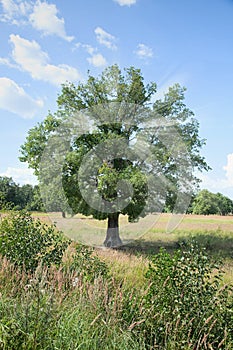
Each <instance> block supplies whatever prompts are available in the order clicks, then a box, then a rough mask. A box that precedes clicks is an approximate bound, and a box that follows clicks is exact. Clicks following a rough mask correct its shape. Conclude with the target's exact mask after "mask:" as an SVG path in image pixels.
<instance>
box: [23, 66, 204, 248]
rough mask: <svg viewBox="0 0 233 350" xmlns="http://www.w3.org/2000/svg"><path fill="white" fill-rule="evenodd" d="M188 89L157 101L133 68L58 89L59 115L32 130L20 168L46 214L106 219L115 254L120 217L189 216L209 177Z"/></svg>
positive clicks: (151, 88)
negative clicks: (35, 182) (201, 179)
mask: <svg viewBox="0 0 233 350" xmlns="http://www.w3.org/2000/svg"><path fill="white" fill-rule="evenodd" d="M184 94H185V88H183V87H181V86H180V85H179V84H175V85H174V86H172V87H170V88H169V90H168V92H167V93H166V94H165V95H164V98H163V99H157V100H156V84H155V83H154V82H152V83H149V84H145V82H144V78H143V76H142V73H141V71H140V70H139V69H135V68H134V67H130V68H126V69H124V70H123V71H122V70H121V69H120V68H119V67H118V66H117V65H113V66H111V67H108V68H107V69H106V70H104V71H103V73H102V74H101V75H100V76H98V77H93V76H92V75H90V73H89V75H88V79H87V81H86V82H85V83H81V82H80V83H78V84H77V85H75V84H73V83H66V84H64V85H62V89H61V93H60V95H59V96H58V99H57V111H56V112H55V113H54V114H52V113H49V115H48V116H47V117H46V118H45V119H44V121H43V122H42V123H39V124H37V125H36V126H35V127H34V128H32V129H31V130H29V132H28V136H27V139H26V141H25V143H24V145H22V147H21V157H20V160H21V161H23V162H28V164H29V166H30V167H31V168H33V169H34V171H35V174H36V175H37V176H38V179H39V182H40V185H41V189H42V192H43V195H42V197H43V198H44V200H45V202H46V201H47V208H49V207H53V206H54V205H55V203H58V205H57V208H59V206H60V210H62V211H63V210H67V209H68V210H71V211H72V212H73V213H82V214H84V215H92V216H93V217H94V218H96V219H99V220H102V219H108V229H107V235H106V240H105V242H104V244H105V245H106V246H111V247H113V246H118V245H120V244H121V243H122V242H121V239H120V237H119V228H118V226H119V225H118V220H119V215H120V214H122V215H127V216H128V218H129V221H135V220H138V219H139V218H140V217H143V216H145V215H147V214H148V213H151V212H152V213H153V212H157V211H161V210H162V208H163V206H164V203H165V202H166V204H167V206H169V207H170V208H171V209H172V210H175V211H176V212H180V211H181V212H182V211H183V210H184V209H187V206H188V204H189V199H190V193H191V190H192V189H194V188H196V186H197V185H198V179H197V178H196V177H195V176H194V174H193V170H195V169H198V170H200V171H202V170H208V169H209V167H208V165H207V164H206V161H205V159H204V157H202V156H201V154H200V150H201V148H202V146H203V145H204V144H205V140H203V139H201V138H200V137H199V123H198V121H197V119H196V118H195V117H194V114H193V112H192V111H191V110H190V109H189V108H188V107H187V106H186V105H185V103H184Z"/></svg>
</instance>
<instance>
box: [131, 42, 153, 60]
mask: <svg viewBox="0 0 233 350" xmlns="http://www.w3.org/2000/svg"><path fill="white" fill-rule="evenodd" d="M135 53H136V55H137V56H138V58H141V59H147V58H151V57H153V50H152V49H151V48H150V47H149V46H146V45H145V44H138V46H137V50H136V51H135Z"/></svg>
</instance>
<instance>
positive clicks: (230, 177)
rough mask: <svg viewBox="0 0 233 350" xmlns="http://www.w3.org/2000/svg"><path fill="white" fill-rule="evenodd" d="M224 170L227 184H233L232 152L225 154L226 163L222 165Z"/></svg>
mask: <svg viewBox="0 0 233 350" xmlns="http://www.w3.org/2000/svg"><path fill="white" fill-rule="evenodd" d="M223 170H225V171H226V179H227V183H228V185H229V186H233V153H230V154H228V155H227V165H226V166H224V167H223Z"/></svg>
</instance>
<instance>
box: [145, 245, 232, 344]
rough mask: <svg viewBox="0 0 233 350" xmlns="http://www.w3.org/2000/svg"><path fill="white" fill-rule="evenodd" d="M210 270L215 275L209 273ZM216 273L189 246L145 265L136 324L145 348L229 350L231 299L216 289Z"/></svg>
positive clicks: (201, 254)
mask: <svg viewBox="0 0 233 350" xmlns="http://www.w3.org/2000/svg"><path fill="white" fill-rule="evenodd" d="M213 272H215V274H213ZM221 277H222V275H221V272H220V270H219V268H218V266H216V265H215V264H213V263H212V262H211V261H210V259H209V258H208V256H207V255H206V252H205V250H204V248H200V247H199V246H197V245H196V243H194V242H191V243H189V244H188V245H187V246H186V247H185V250H184V251H181V250H178V251H176V252H175V253H174V255H173V256H172V255H170V254H169V253H167V252H166V251H165V250H164V249H161V250H160V253H159V254H157V255H155V256H154V257H153V258H152V259H151V262H150V264H149V268H148V271H147V273H146V278H147V279H148V282H149V283H150V286H149V288H148V291H147V293H146V295H145V297H144V310H143V312H142V313H143V315H144V318H145V322H144V323H143V324H142V327H143V331H144V334H145V337H146V339H147V341H148V343H149V344H150V346H154V347H155V346H156V347H157V348H159V349H176V348H177V349H178V348H179V349H205V348H206V349H207V348H208V349H230V348H229V347H226V343H228V344H230V342H231V341H232V338H231V337H232V334H233V314H232V313H233V309H232V308H233V304H232V302H233V300H232V293H231V289H230V287H227V286H225V287H222V288H220V284H221V281H222V278H221Z"/></svg>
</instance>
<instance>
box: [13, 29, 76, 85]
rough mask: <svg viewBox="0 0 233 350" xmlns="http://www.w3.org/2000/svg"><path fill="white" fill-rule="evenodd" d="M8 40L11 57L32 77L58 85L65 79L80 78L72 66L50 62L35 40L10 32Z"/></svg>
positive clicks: (74, 79)
mask: <svg viewBox="0 0 233 350" xmlns="http://www.w3.org/2000/svg"><path fill="white" fill-rule="evenodd" d="M10 42H11V43H12V44H13V51H12V57H13V59H14V60H15V62H16V63H17V64H18V65H19V67H20V68H21V69H22V70H24V71H26V72H28V73H30V75H31V76H32V78H33V79H37V80H43V81H46V82H49V83H51V84H54V85H60V84H61V83H64V82H65V81H66V80H68V81H76V80H78V79H80V78H81V77H80V74H79V72H78V71H77V69H76V68H74V67H71V66H68V65H66V64H59V65H57V66H56V65H53V64H50V63H49V56H48V54H47V53H46V52H44V51H42V49H41V47H40V45H39V44H38V43H37V42H36V41H34V40H33V41H29V40H27V39H24V38H21V37H20V36H19V35H14V34H11V35H10Z"/></svg>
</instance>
